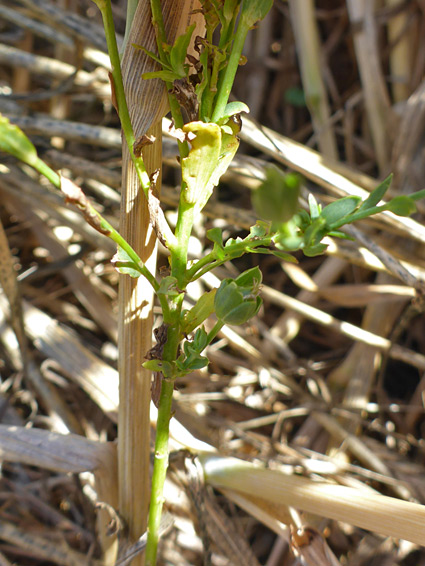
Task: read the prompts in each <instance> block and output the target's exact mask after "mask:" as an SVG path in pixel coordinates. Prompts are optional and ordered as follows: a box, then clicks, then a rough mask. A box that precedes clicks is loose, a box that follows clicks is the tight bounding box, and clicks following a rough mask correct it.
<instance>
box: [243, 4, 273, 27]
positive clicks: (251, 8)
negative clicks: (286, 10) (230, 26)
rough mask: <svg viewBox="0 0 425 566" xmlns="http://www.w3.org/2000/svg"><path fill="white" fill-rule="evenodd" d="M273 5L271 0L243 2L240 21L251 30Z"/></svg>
mask: <svg viewBox="0 0 425 566" xmlns="http://www.w3.org/2000/svg"><path fill="white" fill-rule="evenodd" d="M272 5H273V0H243V4H242V12H241V20H242V21H243V23H244V24H245V25H246V26H248V27H249V28H252V26H254V25H255V24H256V23H257V22H258V21H259V20H262V19H264V18H265V17H266V15H267V13H268V11H269V10H270V8H271V7H272Z"/></svg>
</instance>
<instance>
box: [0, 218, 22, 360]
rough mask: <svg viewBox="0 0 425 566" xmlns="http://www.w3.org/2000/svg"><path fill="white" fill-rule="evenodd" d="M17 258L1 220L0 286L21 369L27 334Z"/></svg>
mask: <svg viewBox="0 0 425 566" xmlns="http://www.w3.org/2000/svg"><path fill="white" fill-rule="evenodd" d="M14 266H15V260H14V258H13V256H12V254H11V252H10V249H9V243H8V240H7V237H6V232H5V231H4V228H3V224H2V223H1V221H0V287H1V289H2V290H3V293H4V295H5V297H6V299H7V301H6V303H7V307H6V305H5V304H4V303H3V301H2V306H5V308H6V318H7V319H9V322H10V325H11V327H12V328H13V331H14V333H15V335H16V338H17V340H18V344H19V352H20V355H19V356H16V357H15V356H14V357H15V359H16V360H17V361H18V359H19V358H20V359H19V362H18V363H19V365H20V369H23V368H24V367H25V366H26V364H27V339H26V336H25V328H24V319H23V314H22V299H21V293H20V289H19V285H18V280H17V273H16V270H15V267H14Z"/></svg>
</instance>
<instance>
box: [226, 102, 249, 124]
mask: <svg viewBox="0 0 425 566" xmlns="http://www.w3.org/2000/svg"><path fill="white" fill-rule="evenodd" d="M241 112H245V113H246V114H249V108H248V106H247V105H246V104H245V103H244V102H229V104H227V105H226V108H225V109H224V113H223V116H222V117H221V118H220V120H219V121H218V124H219V125H220V126H221V125H222V124H224V123H225V122H227V121H228V120H229V118H231V117H232V116H234V115H235V114H240V113H241Z"/></svg>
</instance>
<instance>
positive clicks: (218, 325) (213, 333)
mask: <svg viewBox="0 0 425 566" xmlns="http://www.w3.org/2000/svg"><path fill="white" fill-rule="evenodd" d="M223 326H224V322H222V321H221V320H217V322H216V323H215V324H214V326H213V328H212V329H211V330H210V332H208V336H207V344H211V342H212V341H213V340H214V338H215V337H216V336H217V334H218V333H219V332H220V330H221V329H222V328H223Z"/></svg>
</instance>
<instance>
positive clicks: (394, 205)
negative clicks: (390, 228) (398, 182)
mask: <svg viewBox="0 0 425 566" xmlns="http://www.w3.org/2000/svg"><path fill="white" fill-rule="evenodd" d="M385 210H389V211H390V212H393V213H394V214H397V216H409V215H410V214H413V213H414V212H416V204H415V202H414V201H413V200H412V199H411V198H409V197H408V196H404V195H400V196H398V197H394V198H393V199H392V200H390V202H389V203H388V204H387V205H386V206H385Z"/></svg>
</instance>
